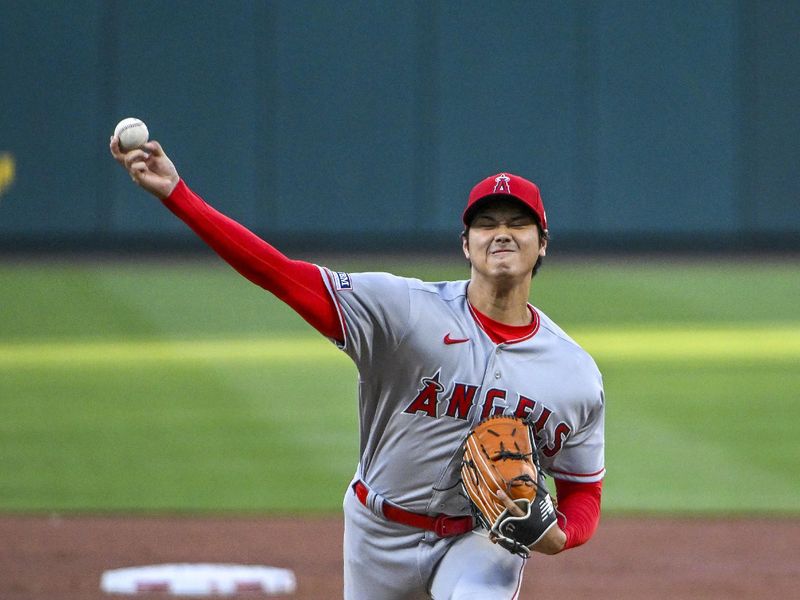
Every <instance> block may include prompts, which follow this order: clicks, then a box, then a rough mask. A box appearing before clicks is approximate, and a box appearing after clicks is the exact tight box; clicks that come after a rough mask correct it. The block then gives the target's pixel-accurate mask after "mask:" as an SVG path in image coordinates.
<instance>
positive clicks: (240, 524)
mask: <svg viewBox="0 0 800 600" xmlns="http://www.w3.org/2000/svg"><path fill="white" fill-rule="evenodd" d="M341 537H342V524H341V520H340V518H318V519H314V518H306V519H303V520H294V519H287V518H280V519H268V518H168V517H110V516H109V517H63V518H62V517H57V516H52V517H28V516H0V598H2V599H3V600H23V599H24V600H45V599H47V600H57V599H70V600H71V599H75V600H79V599H80V600H95V599H104V600H111V599H113V598H126V597H129V596H118V595H114V596H111V595H106V594H103V593H102V592H100V589H99V583H100V576H101V574H102V573H103V571H105V570H107V569H115V568H121V567H128V566H136V565H149V564H159V563H175V562H220V563H238V564H261V565H269V566H275V567H284V568H289V569H292V570H293V571H294V572H295V574H296V575H297V579H298V590H297V593H296V594H294V595H291V596H280V597H283V598H296V599H303V600H306V599H315V600H320V599H322V600H327V599H335V598H341V586H342V575H341ZM798 551H800V520H790V519H764V520H741V519H727V520H692V519H665V518H607V519H605V520H604V521H603V523H602V524H601V526H600V530H599V531H598V533H597V534H596V535H595V537H594V539H592V540H591V541H590V542H589V544H587V545H586V546H584V547H582V548H577V549H575V550H571V551H569V552H566V553H564V554H561V555H558V556H555V557H545V556H537V557H534V558H533V559H532V560H531V562H530V564H529V565H528V567H527V569H526V575H525V584H524V585H523V588H522V595H521V597H522V598H532V597H533V591H534V590H535V589H540V590H547V594H548V595H555V596H557V597H559V598H571V599H581V598H587V599H589V598H591V599H592V600H598V599H603V598H614V599H626V598H631V599H632V598H636V599H648V600H649V599H660V598H664V599H667V598H669V599H670V600H675V599H684V598H688V599H692V598H704V599H713V598H718V599H723V598H724V599H730V598H792V597H797V596H796V594H797V588H796V586H797V582H798V581H800V561H798ZM136 597H137V598H142V599H148V600H149V599H155V598H160V599H162V600H163V598H164V597H165V596H164V595H163V594H146V595H145V594H142V595H139V596H136ZM249 597H251V598H252V597H255V596H253V595H250V596H249ZM259 597H264V596H259Z"/></svg>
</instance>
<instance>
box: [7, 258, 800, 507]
mask: <svg viewBox="0 0 800 600" xmlns="http://www.w3.org/2000/svg"><path fill="white" fill-rule="evenodd" d="M319 262H323V263H326V264H331V266H334V267H337V268H342V269H352V270H365V269H372V270H389V271H393V272H396V273H399V274H407V275H418V276H421V277H422V278H424V279H429V280H437V279H447V278H463V277H464V276H466V270H465V268H464V267H463V265H460V264H458V263H455V264H448V263H437V262H436V261H428V262H426V263H424V264H416V265H413V264H409V263H400V262H398V261H386V262H383V263H381V264H375V263H372V264H370V263H366V262H341V263H339V264H337V263H336V262H330V263H329V262H328V261H325V260H319ZM533 291H534V293H533V294H532V299H533V301H534V303H535V304H536V305H537V306H540V307H541V308H542V309H543V310H544V311H545V312H547V313H548V314H549V315H550V316H551V317H553V318H554V319H555V320H556V321H557V322H559V324H561V325H562V326H563V327H564V328H565V329H567V331H568V332H569V333H570V334H571V335H572V336H573V337H574V338H575V339H576V340H577V341H579V342H580V343H581V344H582V345H584V346H585V347H586V348H587V349H588V350H589V351H590V352H591V353H592V354H593V356H595V358H596V360H597V362H598V364H599V366H600V368H601V370H602V371H603V374H604V379H605V386H606V393H607V400H608V408H607V424H606V438H607V467H608V476H607V479H606V486H605V495H604V503H605V508H606V510H609V511H617V512H621V511H663V512H703V513H708V512H743V513H750V512H754V511H755V512H760V513H761V512H776V511H777V512H786V513H798V512H800V476H798V474H797V468H796V456H797V454H798V451H800V448H798V445H799V444H800V368H799V367H800V312H798V309H797V298H799V297H800V267H796V266H794V265H792V264H791V263H789V262H773V263H763V264H761V263H760V264H756V263H755V262H751V263H744V264H740V263H735V262H719V261H718V262H714V263H707V262H700V261H697V262H690V263H676V264H673V263H669V262H657V263H652V264H648V263H644V262H635V263H634V264H632V265H627V266H626V265H623V264H619V263H611V262H603V261H591V262H586V263H570V262H567V261H562V262H558V261H552V262H548V263H547V264H546V265H545V268H544V269H543V271H542V274H541V275H540V276H539V277H537V279H536V281H535V284H534V288H533ZM355 393H356V372H355V369H354V367H353V366H352V364H351V363H350V362H349V360H348V359H347V358H346V357H345V356H344V355H343V354H342V353H340V352H338V351H337V350H335V348H334V347H333V346H332V345H331V344H330V343H329V342H327V341H326V340H324V339H323V338H322V337H321V336H319V335H316V334H315V333H313V331H311V330H310V328H309V327H308V326H307V325H306V324H305V323H304V322H303V321H302V320H301V319H300V318H299V317H297V316H296V315H295V314H294V313H292V311H291V310H289V309H288V308H286V307H285V306H283V305H282V304H281V303H280V302H278V301H276V300H275V299H273V298H272V297H271V296H269V295H268V294H266V293H264V292H263V291H262V290H260V289H259V288H257V287H255V286H253V285H251V284H249V283H248V282H246V281H245V280H243V279H242V278H241V277H239V276H238V275H237V274H235V273H234V272H232V271H231V270H230V269H229V268H228V267H226V266H224V265H219V264H217V263H200V262H187V263H175V264H162V265H157V264H130V263H104V264H101V263H96V264H92V263H85V264H64V265H45V264H40V263H26V264H19V265H13V264H5V265H0V407H1V408H2V414H3V419H2V420H0V510H14V511H29V510H34V511H52V510H55V511H73V510H74V511H97V510H114V511H133V510H178V511H203V510H239V511H280V512H304V511H317V512H329V511H330V512H332V511H337V510H338V509H339V506H340V505H341V497H342V494H343V491H344V489H345V486H346V485H347V482H348V479H349V477H350V475H351V474H352V472H353V470H354V467H355V464H356V462H357V460H358V456H357V453H358V440H357V435H358V434H357V432H358V426H357V417H356V402H355ZM304 423H307V425H306V424H304ZM301 490H302V491H301Z"/></svg>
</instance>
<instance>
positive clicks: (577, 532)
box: [555, 479, 603, 550]
mask: <svg viewBox="0 0 800 600" xmlns="http://www.w3.org/2000/svg"><path fill="white" fill-rule="evenodd" d="M555 482H556V493H557V495H558V512H559V513H561V514H559V515H558V526H559V527H561V530H562V531H563V532H564V533H565V534H566V536H567V543H566V545H565V546H564V550H567V549H568V548H574V547H575V546H580V545H581V544H584V543H586V542H587V541H589V538H591V537H592V535H593V534H594V532H595V530H596V529H597V526H598V524H599V523H600V496H601V495H602V490H603V482H602V481H598V482H595V483H576V482H574V481H565V480H563V479H556V480H555Z"/></svg>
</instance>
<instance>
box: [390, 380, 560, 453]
mask: <svg viewBox="0 0 800 600" xmlns="http://www.w3.org/2000/svg"><path fill="white" fill-rule="evenodd" d="M440 377H441V371H437V372H436V374H435V375H433V376H432V377H423V378H422V380H421V381H420V387H419V391H418V393H417V395H416V397H415V398H414V399H413V400H411V402H410V403H409V404H408V405H407V407H406V408H405V410H404V411H403V412H405V413H408V414H411V415H416V414H422V415H426V416H428V417H431V418H433V419H436V418H452V419H461V420H463V421H467V420H470V418H471V417H472V420H473V421H476V422H477V421H482V420H483V419H485V418H487V417H490V416H495V415H501V414H511V415H513V416H515V417H519V418H520V419H526V420H528V421H529V422H530V423H531V424H532V425H533V431H534V436H535V437H536V439H537V446H539V451H540V452H541V453H542V454H544V456H546V457H548V458H552V457H553V456H555V455H556V454H558V452H559V451H560V450H561V448H562V446H563V444H564V441H565V440H566V439H567V438H568V437H569V434H570V432H571V429H570V427H569V425H567V424H566V423H564V422H563V421H562V422H559V423H558V424H557V425H556V426H555V428H554V429H553V439H552V440H551V441H550V442H549V443H546V444H544V445H543V446H540V444H539V442H540V440H541V438H542V437H543V435H544V433H545V427H546V426H547V424H548V422H549V421H550V418H551V417H552V416H553V411H552V410H550V409H549V408H547V407H546V406H544V405H543V404H542V403H541V402H537V401H536V400H533V399H531V398H528V397H526V396H524V395H522V394H516V393H512V392H509V391H508V390H505V389H502V388H494V387H493V388H489V389H487V390H486V391H485V392H484V393H483V394H478V388H479V387H480V386H478V385H474V384H470V383H461V382H455V384H454V385H453V387H452V392H450V393H449V394H448V393H446V392H447V388H446V387H445V386H444V385H443V384H442V383H441V381H440ZM440 407H441V409H440ZM473 407H475V409H474V412H473V415H470V410H471V409H473ZM511 408H513V413H511V412H508V410H507V409H511ZM478 411H479V412H478Z"/></svg>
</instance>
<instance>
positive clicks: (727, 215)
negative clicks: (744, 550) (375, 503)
mask: <svg viewBox="0 0 800 600" xmlns="http://www.w3.org/2000/svg"><path fill="white" fill-rule="evenodd" d="M798 31H800V3H798V2H782V1H763V0H761V1H756V0H730V1H724V0H718V1H714V2H697V1H688V0H669V1H667V0H663V1H662V0H654V1H647V2H644V1H643V2H634V1H607V2H593V1H589V0H587V1H577V0H573V1H559V2H492V3H486V2H428V1H408V2H366V1H363V2H362V1H353V0H340V1H337V2H305V1H291V2H289V1H285V2H284V1H276V2H257V1H237V2H225V3H220V2H206V1H191V2H189V1H185V2H160V1H159V2H155V1H146V0H144V1H137V2H122V1H120V0H105V1H88V0H83V1H81V0H73V1H70V2H54V1H31V0H25V1H22V0H19V1H17V0H0V106H2V111H0V407H1V408H2V411H3V419H2V420H0V509H2V510H11V511H17V510H18V511H39V510H41V511H51V510H55V511H69V510H74V511H96V510H122V511H128V510H130V511H140V510H144V511H147V510H177V511H195V510H199V511H204V510H232V511H241V510H254V511H279V512H280V511H284V512H298V511H306V510H308V511H321V512H329V513H338V511H339V510H340V506H341V497H342V494H343V492H344V489H345V486H346V485H347V482H348V478H349V477H350V475H351V474H352V473H353V470H354V468H355V464H356V462H357V460H358V456H357V448H358V441H357V431H358V429H357V423H356V402H355V393H356V390H355V388H356V373H355V369H354V368H353V367H352V365H351V364H350V363H349V362H348V361H347V359H346V358H345V357H344V356H343V355H341V354H339V353H337V352H336V351H335V350H334V349H333V348H332V347H330V345H329V344H328V343H327V341H325V340H323V339H321V338H320V336H318V335H316V334H315V333H314V332H313V331H311V329H310V328H309V327H307V326H306V324H305V323H304V322H303V321H302V320H300V319H299V317H297V316H296V315H294V314H293V313H292V312H291V311H290V310H289V309H288V308H286V307H285V306H283V305H281V304H280V302H278V301H276V300H275V299H274V298H272V297H271V296H269V295H268V294H265V293H264V292H263V291H262V290H260V289H259V288H257V287H255V286H253V285H251V284H249V283H248V282H247V281H245V280H244V279H242V278H241V277H239V276H238V275H237V274H235V273H233V272H232V271H231V270H230V268H228V267H227V266H226V265H224V264H223V263H222V262H221V261H219V260H217V259H214V258H213V256H212V254H211V252H210V251H209V250H208V249H206V248H204V247H203V246H202V244H201V243H200V242H198V241H197V240H196V239H195V237H194V235H193V234H192V233H191V232H189V231H188V229H187V228H186V227H185V226H184V225H183V223H181V222H180V221H178V220H177V219H176V218H175V217H174V216H173V215H171V214H170V213H169V211H167V210H165V209H164V207H163V206H161V205H160V204H159V203H158V202H157V201H155V200H153V199H152V198H150V197H148V196H147V195H146V194H144V193H143V192H142V191H141V190H139V189H138V188H136V186H134V185H132V183H131V181H130V179H129V178H128V177H127V176H126V175H125V173H124V172H123V171H122V170H121V169H120V168H119V167H118V166H117V165H116V164H115V163H114V161H113V160H112V159H111V158H110V156H109V154H108V139H109V136H110V135H111V133H112V132H113V129H114V126H115V124H116V123H117V122H118V121H119V120H120V119H122V118H124V117H128V116H135V117H139V118H141V119H143V120H144V121H145V122H146V123H147V125H148V126H149V128H150V132H151V137H152V138H154V139H157V140H159V141H160V142H161V143H162V144H163V145H164V147H165V149H166V151H167V152H168V154H169V155H170V156H171V157H172V158H173V160H174V162H175V163H176V165H177V167H178V169H179V171H180V173H181V174H182V175H183V177H184V178H185V179H186V180H187V182H188V183H189V184H190V185H191V186H192V187H193V188H194V189H195V190H196V191H197V192H198V193H199V194H201V195H202V196H203V197H204V198H205V199H206V200H207V201H209V202H210V203H211V204H213V205H214V206H215V207H217V208H218V209H220V210H222V211H223V212H225V213H226V214H228V215H230V216H232V217H233V218H235V219H237V220H238V221H240V222H242V223H243V224H245V225H246V226H248V227H250V228H251V229H254V230H255V231H256V232H257V233H259V234H261V235H263V236H265V237H266V239H268V240H269V241H271V242H273V243H274V244H275V245H277V246H278V247H279V248H280V249H282V250H285V251H287V252H289V253H292V255H293V256H302V257H307V258H309V259H311V260H314V261H315V262H318V263H321V264H326V265H328V266H331V267H334V268H337V269H341V270H379V269H386V270H389V271H392V272H395V273H398V274H402V275H411V276H417V277H421V278H424V279H432V280H437V279H444V278H466V277H467V276H468V271H467V267H466V265H465V263H464V261H463V258H461V257H460V252H459V249H458V245H459V241H458V233H459V232H460V229H461V226H460V225H461V224H460V214H461V210H462V208H463V206H464V203H465V200H466V198H467V194H468V192H469V189H470V188H471V187H472V185H473V184H474V183H475V182H477V181H479V180H480V179H482V178H484V177H486V176H489V175H491V174H494V173H497V172H498V171H510V172H514V173H518V174H520V175H523V176H525V177H528V178H530V179H533V180H534V181H536V182H537V183H538V184H539V185H540V187H541V189H542V194H543V198H544V202H545V206H546V207H547V211H548V221H549V223H550V231H551V234H552V241H551V244H550V247H549V249H548V257H547V259H546V261H545V265H544V268H543V270H542V272H541V273H540V274H539V275H537V278H536V280H535V282H534V285H533V293H532V297H531V298H532V302H534V304H536V306H538V307H539V308H541V309H542V310H544V311H545V312H546V313H547V314H548V315H550V316H551V317H552V318H554V320H555V321H556V322H558V323H559V324H560V325H562V326H563V327H564V328H565V329H566V330H567V331H568V332H569V333H570V334H571V335H572V336H573V337H574V338H575V339H576V340H577V341H578V342H580V343H581V344H582V345H584V346H585V347H586V348H587V349H588V350H589V351H590V352H591V353H592V355H593V356H594V357H595V358H596V360H597V362H598V364H599V366H600V368H601V370H602V372H603V373H604V376H605V385H606V393H607V398H608V418H607V443H608V448H607V464H608V479H607V483H606V488H605V490H606V491H605V495H604V503H605V504H604V506H605V507H606V510H609V511H612V512H613V511H618V512H626V511H637V512H662V513H663V512H668V513H670V512H680V513H683V512H698V511H699V512H705V513H712V512H714V513H718V512H725V513H730V512H735V513H746V514H753V513H765V512H776V511H777V512H783V513H786V512H788V513H791V514H797V513H798V511H800V477H799V476H798V473H797V468H796V467H797V458H796V457H797V456H798V455H800V454H799V453H800V448H799V447H798V446H799V445H800V425H799V424H800V403H799V402H798V397H800V369H798V365H800V315H799V314H798V310H797V306H798V299H800V267H799V266H798V261H797V258H798V256H799V255H798V253H797V252H798V251H800V202H799V201H798V200H800V198H799V197H798V196H799V194H800V192H798V190H800V169H798V166H800V160H799V159H800V111H798V110H797V107H798V106H800V44H798V35H797V34H798ZM655 255H657V256H655ZM121 257H125V258H126V260H115V259H117V258H121ZM187 257H189V258H191V260H185V259H186V258H187ZM97 258H102V259H103V260H96V259H97ZM145 258H147V260H144V259H145ZM178 258H180V260H178ZM309 419H310V425H309ZM300 428H309V433H308V435H305V436H302V437H300V438H299V437H298V436H296V435H293V434H292V432H294V431H297V430H298V429H300ZM320 456H324V457H325V458H326V460H325V461H324V464H320V460H319V457H320ZM665 457H668V459H665ZM665 481H668V482H670V485H669V486H665V484H664V482H665ZM302 486H307V487H306V489H312V488H313V489H314V490H315V493H314V494H309V495H307V496H305V495H304V496H303V497H301V498H298V494H297V492H296V490H297V489H298V487H302ZM667 488H668V489H667ZM698 488H701V489H700V490H699V491H698Z"/></svg>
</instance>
